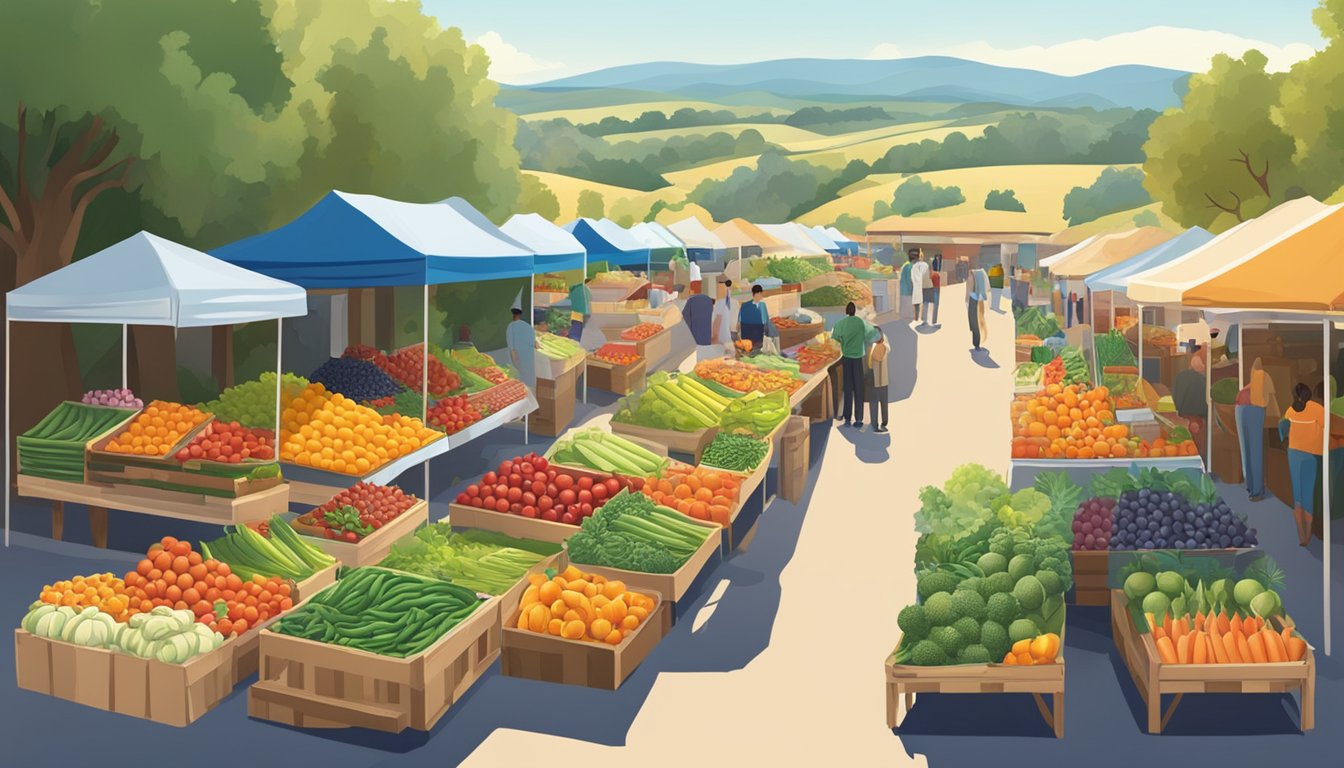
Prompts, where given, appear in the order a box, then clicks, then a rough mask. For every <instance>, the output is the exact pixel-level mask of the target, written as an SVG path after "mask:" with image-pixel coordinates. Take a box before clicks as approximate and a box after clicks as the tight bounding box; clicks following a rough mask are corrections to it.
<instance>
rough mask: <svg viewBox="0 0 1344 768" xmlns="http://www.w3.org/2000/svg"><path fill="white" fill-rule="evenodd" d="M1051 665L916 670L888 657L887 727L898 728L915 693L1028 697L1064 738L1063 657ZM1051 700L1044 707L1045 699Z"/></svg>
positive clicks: (994, 665) (976, 666)
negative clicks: (1024, 694)
mask: <svg viewBox="0 0 1344 768" xmlns="http://www.w3.org/2000/svg"><path fill="white" fill-rule="evenodd" d="M1062 650H1063V649H1061V654H1060V656H1059V658H1058V660H1057V662H1056V663H1054V664H1038V665H1034V666H1030V667H1019V666H1008V665H1005V664H957V665H954V666H947V667H917V666H913V665H907V664H897V663H896V662H895V659H896V654H895V653H892V655H890V656H888V657H887V662H886V667H885V670H886V676H887V727H888V728H893V729H894V728H897V727H898V726H899V725H900V723H901V720H902V719H903V715H902V711H904V712H907V713H908V712H909V711H910V708H911V707H913V706H914V704H915V694H917V693H1030V694H1031V697H1032V699H1034V700H1035V702H1036V709H1037V710H1039V711H1040V713H1041V717H1043V718H1045V722H1046V723H1047V724H1049V726H1050V728H1051V729H1052V730H1053V731H1054V733H1055V738H1057V739H1062V738H1064V656H1063V653H1062ZM1046 696H1049V697H1050V698H1051V703H1050V705H1048V706H1047V705H1046V703H1045V697H1046Z"/></svg>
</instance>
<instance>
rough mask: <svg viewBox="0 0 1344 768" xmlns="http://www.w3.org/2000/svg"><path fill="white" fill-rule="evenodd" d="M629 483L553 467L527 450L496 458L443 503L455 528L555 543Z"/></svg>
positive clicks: (602, 475) (620, 479)
mask: <svg viewBox="0 0 1344 768" xmlns="http://www.w3.org/2000/svg"><path fill="white" fill-rule="evenodd" d="M629 484H630V481H629V480H627V479H622V478H617V477H613V476H610V475H605V474H603V473H600V472H588V471H585V470H580V469H575V468H570V467H557V466H555V465H552V464H551V463H550V461H549V460H548V459H546V458H545V457H543V456H538V455H536V454H535V453H529V454H527V455H525V456H517V457H514V458H513V459H512V460H511V461H505V462H502V463H501V464H500V465H499V469H498V471H490V472H486V473H485V475H483V476H482V477H481V480H480V482H478V483H472V484H471V485H468V486H467V488H466V490H464V491H462V493H459V494H458V495H457V498H456V500H455V502H454V503H453V504H451V505H450V506H449V508H448V510H449V518H448V519H449V521H450V522H451V523H452V524H453V525H454V526H457V527H461V528H483V529H486V530H491V531H499V532H500V533H504V534H506V535H509V536H514V537H516V538H520V539H534V540H536V541H548V542H555V543H559V542H561V541H564V540H565V539H567V538H569V537H570V536H572V535H573V534H574V531H575V530H576V528H575V527H576V526H577V525H579V524H580V523H581V522H583V520H584V518H586V517H591V516H592V514H593V511H594V510H596V509H600V508H601V506H602V505H603V504H605V503H606V501H607V499H609V498H611V497H612V496H615V495H616V494H617V493H618V492H619V491H620V490H621V489H622V488H624V487H626V486H627V485H629Z"/></svg>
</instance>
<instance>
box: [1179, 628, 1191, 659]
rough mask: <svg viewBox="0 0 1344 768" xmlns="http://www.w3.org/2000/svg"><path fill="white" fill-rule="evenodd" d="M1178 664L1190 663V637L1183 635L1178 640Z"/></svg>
mask: <svg viewBox="0 0 1344 768" xmlns="http://www.w3.org/2000/svg"><path fill="white" fill-rule="evenodd" d="M1176 663H1178V664H1189V663H1190V635H1181V636H1180V637H1179V638H1178V639H1177V640H1176Z"/></svg>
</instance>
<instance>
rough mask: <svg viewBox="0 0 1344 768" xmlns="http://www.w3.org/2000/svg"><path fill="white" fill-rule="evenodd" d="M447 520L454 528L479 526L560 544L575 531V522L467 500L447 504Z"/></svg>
mask: <svg viewBox="0 0 1344 768" xmlns="http://www.w3.org/2000/svg"><path fill="white" fill-rule="evenodd" d="M448 522H449V523H451V524H452V526H453V527H454V528H482V529H484V530H487V531H498V532H499V533H502V534H504V535H505V536H512V537H514V538H515V539H532V540H533V541H547V542H550V543H552V544H559V543H561V542H563V541H564V540H565V539H567V538H569V537H570V536H573V535H574V534H575V533H576V532H578V530H579V527H578V526H577V525H569V524H567V523H553V522H551V521H549V520H542V519H541V518H539V517H523V516H522V515H511V514H509V513H507V512H491V511H489V510H485V509H477V508H476V507H473V506H470V505H468V504H457V503H453V504H449V505H448Z"/></svg>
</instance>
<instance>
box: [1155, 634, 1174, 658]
mask: <svg viewBox="0 0 1344 768" xmlns="http://www.w3.org/2000/svg"><path fill="white" fill-rule="evenodd" d="M1157 656H1158V658H1160V659H1161V660H1162V663H1163V664H1175V663H1176V649H1175V648H1173V647H1172V645H1171V638H1170V637H1165V636H1164V637H1159V638H1158V639H1157Z"/></svg>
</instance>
